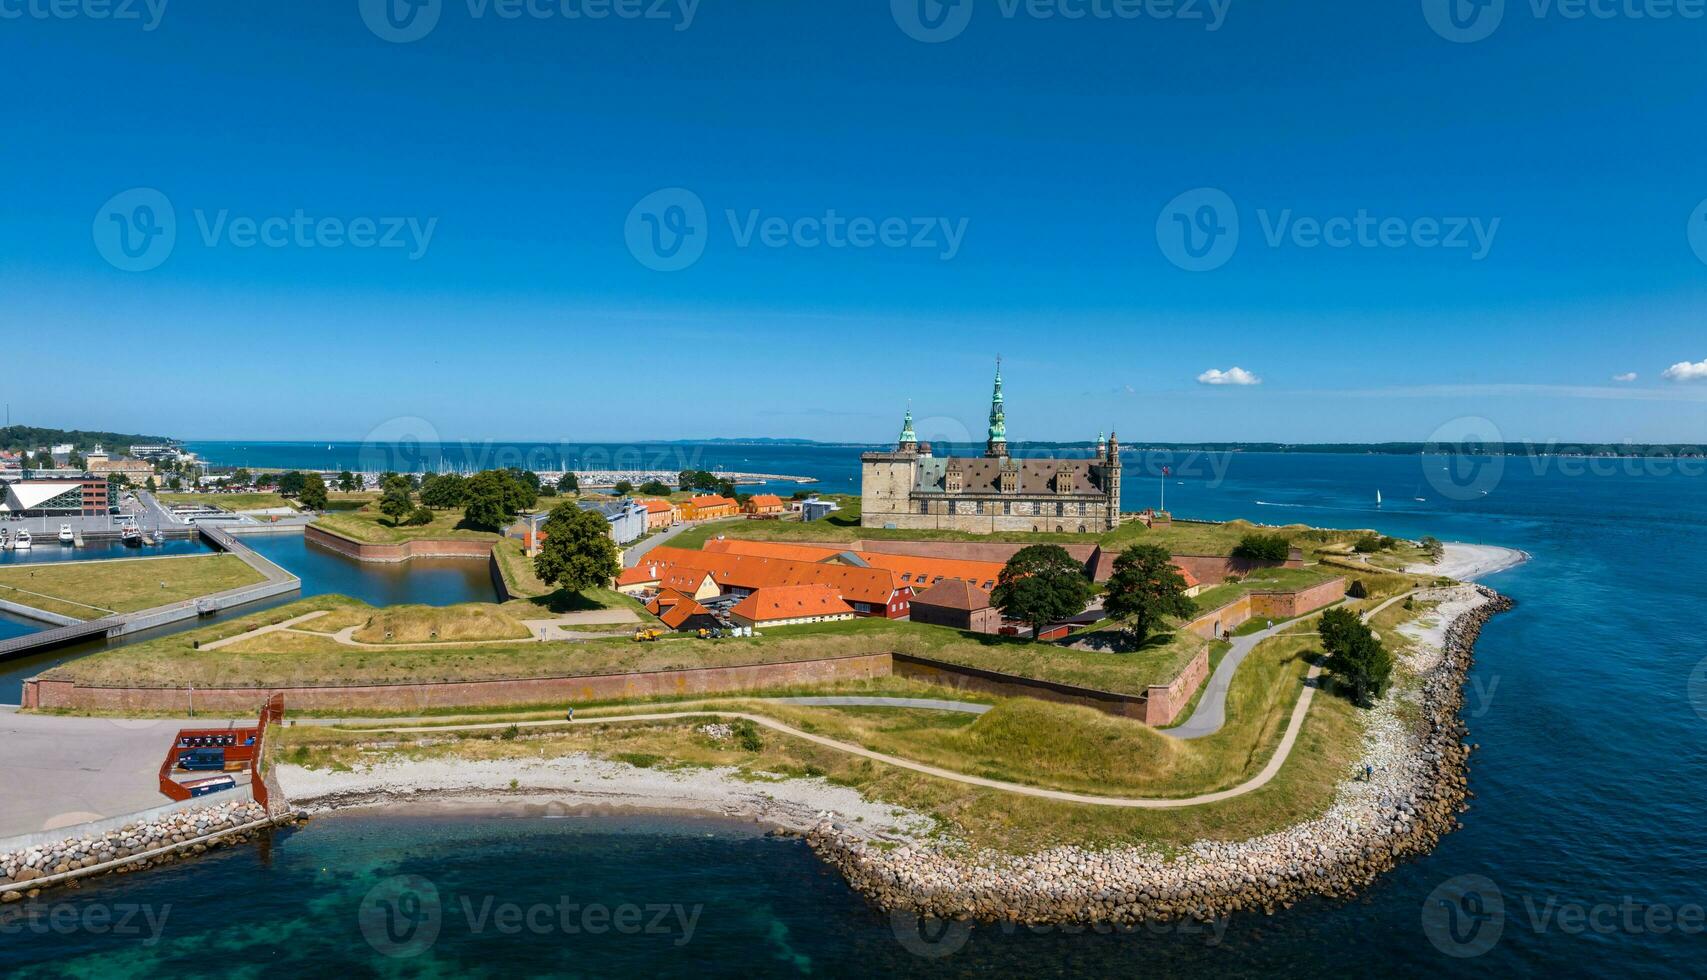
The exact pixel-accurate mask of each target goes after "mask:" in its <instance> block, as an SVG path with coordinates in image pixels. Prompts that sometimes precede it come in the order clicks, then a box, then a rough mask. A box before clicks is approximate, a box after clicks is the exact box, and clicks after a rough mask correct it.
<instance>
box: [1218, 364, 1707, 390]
mask: <svg viewBox="0 0 1707 980" xmlns="http://www.w3.org/2000/svg"><path fill="white" fill-rule="evenodd" d="M1704 366H1707V365H1704ZM1197 383H1198V384H1200V385H1260V384H1262V379H1261V378H1259V377H1257V376H1256V375H1254V374H1252V373H1251V372H1249V371H1247V370H1245V369H1244V368H1242V367H1232V368H1228V369H1227V370H1225V371H1220V370H1217V369H1215V368H1210V369H1209V370H1207V371H1205V372H1203V373H1202V374H1200V375H1198V376H1197Z"/></svg>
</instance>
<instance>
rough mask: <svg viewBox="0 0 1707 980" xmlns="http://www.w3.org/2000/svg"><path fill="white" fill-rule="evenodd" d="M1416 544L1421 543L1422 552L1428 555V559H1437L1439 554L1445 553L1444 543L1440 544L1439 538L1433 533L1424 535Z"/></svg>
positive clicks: (1439, 556)
mask: <svg viewBox="0 0 1707 980" xmlns="http://www.w3.org/2000/svg"><path fill="white" fill-rule="evenodd" d="M1418 544H1421V545H1422V549H1423V553H1424V554H1426V555H1428V557H1429V560H1430V561H1439V560H1440V559H1441V556H1443V555H1445V554H1446V545H1443V544H1441V543H1440V539H1439V538H1437V537H1434V536H1433V535H1427V536H1425V537H1424V538H1423V539H1422V540H1421V541H1419V542H1418Z"/></svg>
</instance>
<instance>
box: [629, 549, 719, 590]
mask: <svg viewBox="0 0 1707 980" xmlns="http://www.w3.org/2000/svg"><path fill="white" fill-rule="evenodd" d="M654 550H656V549H654ZM710 574H711V573H710V572H708V571H706V570H705V569H703V568H694V567H692V566H690V565H685V564H681V565H678V564H676V563H674V562H663V561H656V560H652V559H651V557H650V556H648V560H646V561H643V562H641V563H640V564H638V565H636V566H634V567H633V568H629V569H624V570H623V573H622V574H621V575H618V576H617V577H616V584H617V585H618V586H619V587H620V586H625V585H649V584H651V583H653V582H656V583H658V587H659V588H660V589H674V590H675V591H677V592H682V593H686V594H688V595H692V594H693V593H695V592H698V591H699V588H700V586H702V585H704V584H705V578H706V576H707V575H710Z"/></svg>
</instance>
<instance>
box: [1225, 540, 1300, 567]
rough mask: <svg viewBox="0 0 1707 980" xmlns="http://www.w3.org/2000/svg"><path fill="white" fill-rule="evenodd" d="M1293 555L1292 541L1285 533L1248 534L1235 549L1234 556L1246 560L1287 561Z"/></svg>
mask: <svg viewBox="0 0 1707 980" xmlns="http://www.w3.org/2000/svg"><path fill="white" fill-rule="evenodd" d="M1291 556H1292V542H1291V541H1290V540H1289V539H1288V538H1287V537H1286V535H1284V534H1247V535H1245V536H1244V537H1242V538H1240V539H1239V544H1238V546H1237V547H1235V548H1234V549H1233V557H1234V558H1243V559H1245V560H1246V561H1285V560H1286V559H1288V558H1290V557H1291Z"/></svg>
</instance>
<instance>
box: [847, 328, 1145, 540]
mask: <svg viewBox="0 0 1707 980" xmlns="http://www.w3.org/2000/svg"><path fill="white" fill-rule="evenodd" d="M860 504H861V513H860V523H861V525H862V526H864V527H880V528H904V529H911V530H955V531H967V532H971V533H974V534H989V533H993V532H996V531H1056V532H1063V531H1064V532H1074V533H1081V534H1088V533H1098V532H1102V531H1108V530H1112V529H1114V528H1116V527H1119V526H1120V443H1119V440H1118V439H1117V438H1116V437H1114V436H1112V435H1111V436H1110V437H1109V438H1108V439H1106V440H1104V439H1103V438H1102V437H1101V436H1098V437H1097V450H1096V455H1095V456H1094V457H1092V458H1090V459H1016V458H1014V457H1012V456H1010V455H1008V436H1007V408H1006V404H1005V399H1004V396H1003V394H1002V370H1001V364H1000V362H999V361H998V362H997V365H996V381H995V388H994V390H993V391H992V393H991V399H990V426H989V431H988V439H987V441H986V442H985V448H984V455H983V456H982V457H979V458H960V457H955V456H936V455H933V454H932V452H931V447H930V444H929V443H921V442H920V441H919V437H918V436H917V434H915V433H914V431H913V413H912V410H911V409H909V410H908V411H907V415H906V419H905V421H904V422H903V424H902V427H901V435H900V438H899V439H898V440H897V441H896V445H895V448H894V450H892V451H884V452H874V453H865V454H863V455H862V456H861V457H860Z"/></svg>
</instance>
